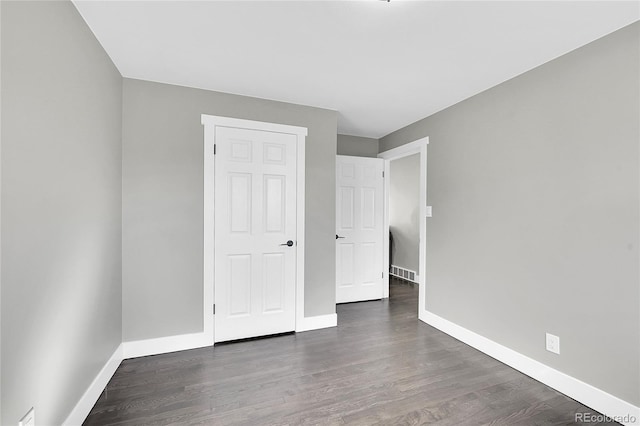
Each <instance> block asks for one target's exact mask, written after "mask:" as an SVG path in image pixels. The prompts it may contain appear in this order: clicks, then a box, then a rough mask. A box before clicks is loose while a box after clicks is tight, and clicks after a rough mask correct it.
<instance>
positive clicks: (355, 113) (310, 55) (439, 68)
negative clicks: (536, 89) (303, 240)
mask: <svg viewBox="0 0 640 426" xmlns="http://www.w3.org/2000/svg"><path fill="white" fill-rule="evenodd" d="M74 3H75V5H76V7H77V8H78V10H79V11H80V13H81V14H82V16H83V17H84V19H85V20H86V22H87V23H88V24H89V27H91V29H92V30H93V32H94V33H95V35H96V36H97V38H98V40H99V41H100V43H102V45H103V46H104V48H105V50H106V51H107V53H108V54H109V56H110V57H111V58H112V60H113V61H114V63H115V65H116V66H117V67H118V69H119V70H120V72H121V73H122V75H123V76H124V77H129V78H136V79H143V80H151V81H158V82H164V83H171V84H177V85H182V86H189V87H197V88H204V89H210V90H217V91H221V92H228V93H235V94H241V95H248V96H254V97H259V98H265V99H274V100H279V101H285V102H291V103H296V104H303V105H311V106H316V107H322V108H328V109H332V110H336V111H338V112H339V120H338V131H339V133H343V134H349V135H356V136H369V137H375V138H378V137H381V136H384V135H386V134H388V133H390V132H392V131H394V130H397V129H398V128H401V127H403V126H405V125H407V124H410V123H412V122H414V121H417V120H419V119H421V118H423V117H426V116H428V115H431V114H433V113H435V112H437V111H440V110H442V109H444V108H446V107H448V106H450V105H453V104H455V103H457V102H459V101H461V100H463V99H465V98H468V97H470V96H472V95H474V94H477V93H479V92H481V91H483V90H485V89H488V88H490V87H492V86H495V85H496V84H498V83H501V82H503V81H505V80H508V79H510V78H512V77H514V76H516V75H518V74H521V73H523V72H525V71H527V70H529V69H531V68H534V67H536V66H538V65H540V64H543V63H545V62H547V61H549V60H551V59H553V58H556V57H558V56H560V55H562V54H564V53H567V52H569V51H571V50H573V49H575V48H577V47H579V46H582V45H584V44H587V43H589V42H591V41H593V40H595V39H597V38H600V37H602V36H604V35H606V34H608V33H611V32H613V31H615V30H617V29H619V28H621V27H623V26H625V25H627V24H630V23H632V22H634V21H636V20H638V19H639V18H640V10H639V9H640V7H639V3H638V2H637V1H627V2H614V1H568V2H558V1H554V2H551V1H542V2H521V1H501V2H485V1H469V2H459V1H447V2H443V1H398V0H392V1H391V2H390V3H387V2H384V1H378V0H368V1H284V2H272V1H255V2H248V1H199V2H187V1H161V2H155V1H127V2H121V1H75V2H74Z"/></svg>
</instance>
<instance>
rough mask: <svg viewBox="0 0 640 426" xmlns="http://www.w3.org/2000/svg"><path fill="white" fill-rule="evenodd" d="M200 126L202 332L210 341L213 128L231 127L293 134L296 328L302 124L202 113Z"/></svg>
mask: <svg viewBox="0 0 640 426" xmlns="http://www.w3.org/2000/svg"><path fill="white" fill-rule="evenodd" d="M201 120H202V125H203V126H204V250H203V251H204V270H203V292H204V293H203V294H204V307H203V309H204V314H203V316H204V334H205V336H207V338H208V339H209V338H210V340H209V341H210V345H213V342H214V335H213V334H214V330H215V327H214V320H215V316H214V314H213V305H214V303H215V294H214V289H215V282H214V281H215V229H216V228H215V215H214V211H215V192H214V191H215V176H216V173H215V161H214V152H215V151H214V150H215V143H216V140H215V138H216V127H217V126H220V127H233V128H239V129H250V130H258V131H267V132H275V133H287V134H292V135H295V136H296V140H297V161H296V163H297V166H296V197H297V200H296V234H297V235H296V246H297V253H296V331H298V329H299V327H301V326H302V323H303V320H304V251H305V245H304V228H305V226H304V195H305V183H304V177H305V141H306V136H307V128H306V127H298V126H289V125H285V124H275V123H266V122H262V121H253V120H243V119H239V118H230V117H219V116H215V115H207V114H202V117H201Z"/></svg>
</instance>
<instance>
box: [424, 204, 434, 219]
mask: <svg viewBox="0 0 640 426" xmlns="http://www.w3.org/2000/svg"><path fill="white" fill-rule="evenodd" d="M424 215H425V216H426V217H433V207H432V206H426V207H425V209H424Z"/></svg>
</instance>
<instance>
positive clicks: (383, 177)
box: [214, 150, 384, 179]
mask: <svg viewBox="0 0 640 426" xmlns="http://www.w3.org/2000/svg"><path fill="white" fill-rule="evenodd" d="M214 152H215V150H214ZM382 178H383V179H384V170H383V171H382Z"/></svg>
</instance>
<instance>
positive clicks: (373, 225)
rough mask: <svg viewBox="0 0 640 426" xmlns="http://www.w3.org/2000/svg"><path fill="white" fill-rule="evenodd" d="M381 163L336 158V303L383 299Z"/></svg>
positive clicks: (345, 157) (341, 157) (370, 159)
mask: <svg viewBox="0 0 640 426" xmlns="http://www.w3.org/2000/svg"><path fill="white" fill-rule="evenodd" d="M383 167H384V161H383V160H382V159H378V158H365V157H349V156H344V155H338V156H337V163H336V302H337V303H345V302H360V301H364V300H374V299H381V298H382V297H383V286H382V284H383V279H384V276H385V274H386V273H387V268H388V267H387V266H385V265H384V264H383V250H384V244H385V243H384V241H386V239H385V238H384V237H385V236H384V230H383V228H384V224H383V214H384V202H383V198H382V195H383Z"/></svg>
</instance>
